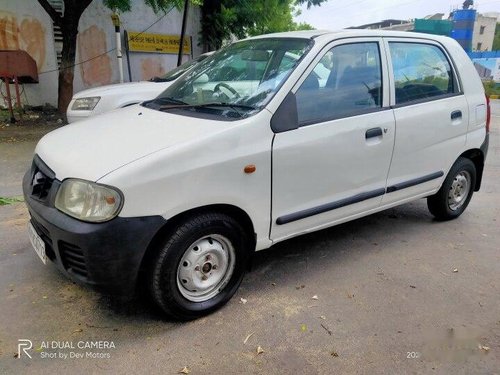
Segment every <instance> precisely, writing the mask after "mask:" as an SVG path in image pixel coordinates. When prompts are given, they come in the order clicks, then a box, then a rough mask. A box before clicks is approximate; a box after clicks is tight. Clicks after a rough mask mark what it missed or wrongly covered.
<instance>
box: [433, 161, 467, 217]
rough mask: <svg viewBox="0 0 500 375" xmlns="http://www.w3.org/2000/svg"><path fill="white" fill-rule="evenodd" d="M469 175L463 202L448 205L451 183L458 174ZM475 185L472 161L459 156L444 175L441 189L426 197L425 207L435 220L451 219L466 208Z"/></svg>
mask: <svg viewBox="0 0 500 375" xmlns="http://www.w3.org/2000/svg"><path fill="white" fill-rule="evenodd" d="M460 174H462V176H464V177H467V176H469V177H470V180H469V181H468V184H469V186H468V193H467V195H466V196H465V197H464V199H463V203H461V205H460V206H459V207H457V208H455V209H453V207H452V206H450V202H449V197H448V195H449V193H450V190H451V188H452V185H453V183H454V181H455V179H456V178H458V176H459V175H460ZM475 185H476V167H475V165H474V163H473V162H472V161H471V160H470V159H467V158H463V157H460V158H458V159H457V161H456V162H455V164H453V166H452V167H451V169H450V172H449V173H448V175H447V176H446V179H445V180H444V182H443V185H442V186H441V189H439V191H438V192H437V193H436V194H434V195H431V196H430V197H428V198H427V207H428V208H429V211H430V212H431V214H432V215H434V217H435V218H436V219H437V220H442V221H444V220H452V219H456V218H457V217H459V216H460V215H461V214H462V212H464V211H465V209H466V208H467V206H468V204H469V202H470V200H471V198H472V195H473V193H474V186H475Z"/></svg>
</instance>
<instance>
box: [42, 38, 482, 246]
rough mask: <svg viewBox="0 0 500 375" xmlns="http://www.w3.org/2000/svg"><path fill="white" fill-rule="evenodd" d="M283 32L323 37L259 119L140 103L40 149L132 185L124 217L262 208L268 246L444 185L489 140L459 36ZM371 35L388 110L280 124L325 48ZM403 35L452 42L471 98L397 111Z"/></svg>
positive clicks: (52, 158)
mask: <svg viewBox="0 0 500 375" xmlns="http://www.w3.org/2000/svg"><path fill="white" fill-rule="evenodd" d="M275 36H278V37H279V36H283V37H297V38H300V37H305V38H311V37H313V36H315V39H314V40H315V44H314V46H313V47H312V48H311V50H310V52H309V53H308V54H307V55H306V56H305V57H304V58H303V59H302V61H301V62H300V63H299V64H298V66H297V67H296V69H295V70H294V71H293V72H292V73H291V74H290V76H289V78H288V79H287V80H286V81H285V82H284V84H283V85H282V86H281V88H280V90H279V91H278V92H277V93H276V95H275V96H274V97H273V98H272V100H271V101H270V102H269V103H268V104H267V105H266V107H265V108H264V109H263V110H261V111H260V112H258V113H257V114H255V115H253V116H250V117H248V118H244V119H241V120H234V121H219V120H214V119H209V118H199V117H193V116H188V115H182V114H174V113H166V112H160V111H155V110H151V109H147V108H144V107H142V106H132V107H130V108H126V109H122V110H120V111H116V112H111V113H109V114H105V115H102V116H99V117H98V118H92V119H89V120H87V121H85V122H82V123H81V124H75V125H71V126H68V127H66V128H63V129H60V130H57V131H55V132H52V133H50V134H48V135H47V136H45V137H44V138H43V139H42V140H41V141H40V143H39V144H38V146H37V149H36V153H37V154H38V155H39V156H40V158H41V159H42V160H43V161H44V162H45V163H46V164H47V165H48V166H49V167H50V168H51V169H52V170H53V171H54V172H55V173H56V177H57V178H58V179H59V180H63V179H65V178H70V177H75V178H83V179H88V180H91V181H98V182H100V183H103V184H107V185H112V186H115V187H117V188H118V189H120V190H121V191H122V192H123V195H124V197H125V200H124V206H123V209H122V211H121V212H120V214H119V216H121V217H136V216H148V215H161V216H163V217H164V218H166V219H167V220H168V219H171V218H172V217H174V216H176V215H177V214H180V213H182V212H185V211H188V210H191V209H195V208H198V207H203V206H207V205H214V204H227V205H233V206H236V207H238V208H240V209H241V210H243V211H245V212H246V213H247V214H248V216H249V217H250V219H251V221H252V223H253V226H254V230H255V234H256V243H257V244H256V249H257V250H260V249H264V248H266V247H269V246H271V245H272V244H273V243H276V242H278V241H281V240H284V239H286V238H290V237H294V236H297V235H300V234H302V233H305V232H310V231H314V230H318V229H321V228H324V227H328V226H331V225H334V224H338V223H341V222H345V221H348V220H352V219H354V218H358V217H361V216H365V215H369V214H371V213H374V212H377V211H380V210H383V209H386V208H389V207H393V206H395V205H398V204H401V203H405V202H409V201H411V200H414V199H418V198H421V197H425V196H427V195H430V194H432V193H434V192H435V191H437V190H438V189H439V187H440V186H441V184H442V181H443V179H444V176H446V173H447V172H448V170H449V169H450V168H451V166H452V165H453V163H454V161H455V160H456V159H457V158H458V157H459V156H460V155H461V154H462V153H463V152H465V151H467V150H470V149H479V148H480V146H481V144H482V143H483V141H484V139H485V134H486V130H485V117H486V115H485V113H486V112H485V111H486V109H485V97H484V91H483V89H482V86H481V82H480V80H479V77H478V76H477V73H476V72H475V69H474V67H473V65H472V63H471V62H470V59H469V58H468V57H467V55H466V54H465V52H463V50H461V48H460V47H459V45H458V44H457V43H456V42H454V41H453V40H451V39H449V38H445V37H439V36H431V35H428V36H423V35H422V34H415V33H406V32H387V31H367V30H346V31H341V32H337V33H331V32H320V31H304V32H296V33H284V34H276V35H275ZM257 38H261V37H257ZM363 38H365V40H366V39H367V38H368V39H369V40H372V39H373V38H375V39H376V40H377V41H379V42H380V47H381V56H382V69H383V87H384V91H383V96H384V100H383V106H384V107H385V108H384V109H383V110H381V111H377V112H373V113H367V114H363V115H359V116H352V117H347V118H342V119H338V120H333V121H328V122H324V123H321V124H316V125H310V126H305V127H302V128H298V129H295V130H290V131H286V132H283V133H277V134H275V133H273V131H272V130H271V128H270V121H271V118H272V116H273V114H274V113H275V112H276V110H277V109H278V108H279V106H280V104H281V103H282V101H283V99H284V98H285V97H286V96H287V94H288V93H289V92H290V91H295V90H296V89H297V87H298V86H299V85H300V84H301V82H302V81H303V80H304V79H305V77H306V76H307V74H308V72H309V71H310V70H312V69H313V67H314V65H315V62H317V61H318V60H319V58H320V55H322V53H323V52H324V51H326V50H327V49H329V48H331V46H333V45H334V44H336V43H343V41H345V40H346V39H350V40H353V41H356V40H363ZM370 38H371V39H370ZM340 39H342V40H343V41H341V40H340ZM392 39H394V40H413V41H426V42H429V43H434V44H439V45H441V46H443V47H444V48H445V49H446V51H447V52H448V53H449V55H450V56H451V58H452V60H453V66H454V68H455V70H456V71H457V72H458V74H459V80H460V86H461V88H462V90H463V92H464V95H456V96H452V97H448V98H443V99H438V100H432V101H428V102H425V103H419V104H413V105H405V106H401V107H396V108H393V107H392V106H394V104H395V101H394V100H395V99H394V82H393V79H392V78H390V77H389V74H390V73H391V72H392V68H391V67H390V65H391V64H390V54H389V53H388V51H387V50H386V49H385V46H386V45H387V41H388V40H392ZM151 84H152V85H159V84H158V83H151ZM138 85H139V86H140V85H142V83H141V84H138ZM146 85H149V84H145V85H144V86H143V87H144V89H145V91H147V89H146ZM119 86H120V87H123V85H119ZM237 89H238V88H237ZM110 90H114V88H110ZM160 91H163V89H162V90H159V91H158V92H160ZM85 95H86V96H88V94H85ZM154 96H156V95H154ZM454 110H460V111H462V118H461V120H460V121H451V120H450V113H451V112H452V111H454ZM373 127H381V128H384V134H383V136H382V137H380V139H370V140H366V139H365V138H364V134H365V131H366V130H367V129H369V128H373ZM385 129H387V130H386V131H385ZM248 164H254V165H255V166H256V172H255V173H253V174H245V173H244V172H243V168H244V167H245V166H246V165H248ZM436 171H443V177H442V178H439V179H433V180H432V181H429V182H426V183H423V184H420V185H415V186H413V187H410V188H408V189H404V190H401V191H395V192H392V193H390V194H389V193H386V194H384V195H381V196H379V197H376V198H373V199H368V200H365V201H363V202H361V203H356V204H352V205H350V206H346V207H342V208H339V209H336V210H332V211H329V212H325V213H321V214H319V215H315V216H311V217H309V218H306V219H302V220H297V221H294V222H292V223H288V224H284V225H277V224H276V219H277V218H278V217H280V216H282V215H287V214H290V213H294V212H297V211H301V210H306V209H308V208H311V207H315V206H318V205H321V204H324V203H328V202H331V201H336V200H341V199H343V198H345V197H351V196H354V195H356V194H359V193H362V192H364V191H367V190H373V189H379V188H383V189H386V188H387V186H391V185H394V184H398V183H401V182H404V181H405V180H411V179H413V178H418V177H421V176H424V175H426V174H429V173H433V172H436ZM271 202H272V203H271Z"/></svg>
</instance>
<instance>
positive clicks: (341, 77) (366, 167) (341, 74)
mask: <svg viewBox="0 0 500 375" xmlns="http://www.w3.org/2000/svg"><path fill="white" fill-rule="evenodd" d="M381 49H382V41H381V39H378V38H363V39H361V40H360V39H356V40H343V41H341V42H335V43H332V44H331V45H330V46H328V48H326V49H325V50H323V52H322V53H320V55H319V56H318V57H317V58H316V60H315V61H314V62H313V64H311V66H310V67H309V69H308V71H306V73H305V74H304V75H303V77H302V79H301V80H300V81H299V82H298V83H297V85H296V86H295V88H294V89H293V90H292V92H294V93H295V97H296V102H297V112H298V118H299V127H298V128H297V129H294V130H289V131H284V132H280V133H277V134H276V135H275V138H274V142H273V156H272V158H273V159H272V167H273V169H272V178H273V181H272V189H273V191H272V225H271V238H272V239H273V240H281V239H284V238H287V237H290V236H293V235H296V234H299V233H303V232H307V231H310V230H313V229H319V228H321V227H323V226H328V225H330V224H333V223H335V222H339V221H342V220H347V219H348V218H352V217H355V216H356V215H360V214H362V213H366V212H368V211H370V210H373V209H376V208H377V207H379V205H380V203H381V199H382V196H383V195H384V193H385V188H386V185H385V184H386V178H387V173H388V170H389V165H390V162H391V155H392V151H393V146H394V135H395V133H394V115H393V111H392V110H391V109H390V107H389V95H388V93H389V91H388V80H387V74H386V68H387V65H386V62H385V59H383V58H382V57H381V56H384V54H383V53H381ZM325 71H326V72H328V74H326V76H325V73H324V72H325ZM323 76H325V77H323Z"/></svg>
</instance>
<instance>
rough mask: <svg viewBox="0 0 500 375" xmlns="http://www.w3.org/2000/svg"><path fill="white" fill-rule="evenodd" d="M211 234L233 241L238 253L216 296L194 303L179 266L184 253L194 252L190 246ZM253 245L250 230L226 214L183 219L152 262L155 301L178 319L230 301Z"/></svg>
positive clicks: (197, 316)
mask: <svg viewBox="0 0 500 375" xmlns="http://www.w3.org/2000/svg"><path fill="white" fill-rule="evenodd" d="M211 235H218V236H223V237H224V238H225V239H227V240H229V241H230V244H231V245H232V249H233V252H234V255H235V256H234V263H233V264H234V268H233V273H232V275H231V276H230V278H229V279H228V280H227V283H226V284H225V285H224V286H223V287H222V289H221V290H220V291H218V294H217V295H215V296H213V297H212V298H210V299H207V300H205V301H201V302H194V301H191V300H189V299H187V298H186V297H185V296H184V295H183V294H182V293H181V290H180V289H181V288H182V287H181V286H179V285H178V280H177V279H178V277H177V276H178V275H177V273H178V267H179V264H180V262H181V260H182V259H183V256H184V255H185V253H186V254H187V251H191V245H193V244H195V243H196V242H197V241H199V240H200V239H203V238H204V237H206V236H211ZM210 243H212V242H210ZM250 244H251V241H249V237H248V233H246V232H245V231H244V229H243V228H242V226H241V225H239V224H238V222H237V221H236V220H235V219H233V218H232V217H230V216H228V215H226V214H221V213H203V214H200V215H198V216H195V217H192V218H189V219H187V220H185V221H183V222H182V223H180V224H179V225H178V226H177V228H176V229H174V231H173V233H171V235H170V236H169V238H168V239H167V241H166V243H165V245H164V246H163V247H162V248H161V249H160V250H159V252H158V254H157V256H156V257H155V258H154V259H153V261H152V263H151V264H150V267H149V270H148V275H149V282H148V284H149V290H150V293H151V296H152V298H153V300H154V301H155V302H156V304H157V305H158V306H159V307H160V308H161V309H162V310H163V311H164V312H165V313H166V314H167V315H168V316H169V317H170V318H173V319H176V320H183V321H186V320H192V319H196V318H199V317H201V316H203V315H207V314H209V313H211V312H213V311H215V310H216V309H218V308H220V307H221V306H223V305H224V304H225V303H226V302H227V301H229V299H231V297H232V296H233V294H234V293H235V292H236V290H237V289H238V287H239V286H240V283H241V281H242V279H243V275H244V273H245V271H246V269H247V265H248V261H249V258H250V252H251V249H250V248H249V247H250ZM195 247H196V246H195ZM193 249H194V248H193ZM183 263H184V262H183ZM226 275H227V273H226ZM179 282H180V281H179ZM216 290H219V289H217V288H216Z"/></svg>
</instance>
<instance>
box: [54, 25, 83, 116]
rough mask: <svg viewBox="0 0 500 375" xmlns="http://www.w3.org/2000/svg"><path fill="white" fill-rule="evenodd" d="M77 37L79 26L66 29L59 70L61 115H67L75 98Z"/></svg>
mask: <svg viewBox="0 0 500 375" xmlns="http://www.w3.org/2000/svg"><path fill="white" fill-rule="evenodd" d="M71 26H73V25H71ZM77 35H78V25H76V27H65V28H64V30H63V48H62V53H61V67H60V70H59V88H58V100H57V109H58V110H59V112H60V113H66V109H67V108H68V105H69V102H70V101H71V98H72V97H73V77H74V75H75V56H76V36H77Z"/></svg>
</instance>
